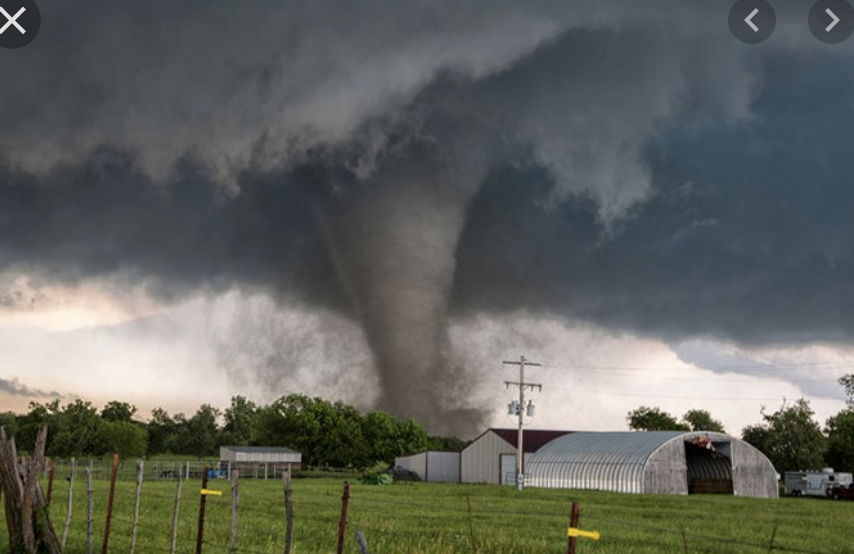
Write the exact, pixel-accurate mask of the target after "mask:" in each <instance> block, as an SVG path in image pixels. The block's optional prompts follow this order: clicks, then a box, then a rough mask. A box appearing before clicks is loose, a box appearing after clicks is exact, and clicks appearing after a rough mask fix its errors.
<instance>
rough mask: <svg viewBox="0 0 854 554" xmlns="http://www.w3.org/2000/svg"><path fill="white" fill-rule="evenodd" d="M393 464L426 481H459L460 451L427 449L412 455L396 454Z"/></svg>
mask: <svg viewBox="0 0 854 554" xmlns="http://www.w3.org/2000/svg"><path fill="white" fill-rule="evenodd" d="M394 466H395V467H400V468H403V469H408V470H409V471H412V472H414V473H415V474H417V475H418V477H420V478H421V480H423V481H427V482H428V483H459V482H460V453H459V452H446V451H436V450H428V451H426V452H420V453H418V454H413V455H412V456H398V457H397V458H395V459H394Z"/></svg>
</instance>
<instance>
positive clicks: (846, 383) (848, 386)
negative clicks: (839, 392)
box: [838, 373, 854, 406]
mask: <svg viewBox="0 0 854 554" xmlns="http://www.w3.org/2000/svg"><path fill="white" fill-rule="evenodd" d="M838 382H839V384H840V385H842V388H844V389H845V394H846V395H847V396H848V405H849V406H854V373H849V374H848V375H843V376H842V377H840V378H839V381H838Z"/></svg>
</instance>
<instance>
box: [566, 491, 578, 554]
mask: <svg viewBox="0 0 854 554" xmlns="http://www.w3.org/2000/svg"><path fill="white" fill-rule="evenodd" d="M580 516H581V509H580V507H579V506H578V502H573V503H572V512H570V516H569V526H570V527H571V528H573V529H578V520H579V518H580ZM575 542H576V538H575V537H569V543H568V544H567V547H566V551H567V554H575Z"/></svg>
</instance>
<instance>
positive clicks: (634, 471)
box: [526, 431, 778, 498]
mask: <svg viewBox="0 0 854 554" xmlns="http://www.w3.org/2000/svg"><path fill="white" fill-rule="evenodd" d="M526 474H527V478H526V480H527V483H528V485H529V486H532V487H543V488H559V489H594V490H603V491H613V492H626V493H650V494H689V493H695V494H701V493H726V494H734V495H736V496H750V497H757V498H776V497H777V496H778V489H777V473H776V471H775V470H774V466H773V465H772V464H771V462H770V461H769V460H768V458H766V457H765V455H764V454H762V453H761V452H760V451H759V450H757V449H756V448H754V447H753V446H751V445H749V444H747V443H746V442H744V441H741V440H739V439H736V438H734V437H730V436H729V435H725V434H722V433H705V432H690V433H686V432H681V431H675V432H651V433H644V432H618V433H572V434H567V435H564V436H562V437H559V438H557V439H555V440H553V441H551V442H549V443H548V444H546V445H545V446H543V447H542V448H541V449H539V450H538V451H537V453H536V454H535V455H534V456H533V457H532V459H531V461H530V463H529V465H528V467H527V468H526Z"/></svg>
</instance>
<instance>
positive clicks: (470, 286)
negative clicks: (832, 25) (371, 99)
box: [455, 56, 854, 344]
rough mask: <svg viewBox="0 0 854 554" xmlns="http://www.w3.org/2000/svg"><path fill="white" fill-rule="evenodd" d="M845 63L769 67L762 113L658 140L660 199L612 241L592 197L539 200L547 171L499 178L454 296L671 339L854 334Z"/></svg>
mask: <svg viewBox="0 0 854 554" xmlns="http://www.w3.org/2000/svg"><path fill="white" fill-rule="evenodd" d="M838 64H839V61H838V60H837V59H834V58H827V57H822V56H803V57H800V58H796V59H793V58H791V57H788V56H785V57H777V58H775V59H773V60H769V62H768V63H767V64H766V65H765V67H764V71H765V74H766V78H767V80H766V84H765V88H764V92H763V95H762V97H761V98H760V99H759V100H758V101H757V103H756V104H755V106H754V117H753V118H752V119H750V120H747V121H744V122H742V123H739V124H736V125H723V124H718V125H713V126H711V127H709V128H707V129H705V130H704V131H702V132H697V131H696V130H695V129H693V128H691V127H690V125H688V126H685V127H680V126H675V127H674V128H672V129H670V130H669V131H668V132H667V133H666V134H665V136H664V137H663V138H662V139H661V140H660V141H658V142H656V143H655V144H654V145H651V146H650V147H649V148H648V149H647V153H646V156H647V158H648V159H649V160H651V167H652V171H653V174H654V175H655V178H654V183H655V184H654V187H655V192H654V194H653V196H652V197H651V198H650V199H649V200H648V201H646V202H644V203H643V204H641V205H639V206H637V207H636V209H634V210H633V211H632V213H631V215H630V216H628V217H626V218H625V219H623V220H622V221H621V222H620V223H619V225H618V228H617V229H616V230H615V231H614V232H613V233H612V234H610V235H608V234H605V233H603V232H602V228H601V226H600V224H599V223H598V222H597V219H596V208H595V206H594V205H592V204H591V203H590V202H589V201H586V200H583V199H580V200H576V201H570V202H565V203H563V204H562V205H559V206H555V207H546V208H543V205H544V204H545V203H546V202H547V200H548V198H549V196H550V194H551V189H552V187H553V184H552V183H551V182H550V180H549V179H548V176H547V175H544V174H543V173H542V172H540V171H538V170H536V169H530V170H527V171H524V170H512V171H508V172H504V173H501V174H499V175H497V176H496V178H495V179H494V180H493V181H492V182H491V183H489V184H488V185H487V186H486V187H485V188H484V189H483V190H482V191H481V194H480V197H479V198H478V200H477V201H476V202H475V204H474V205H473V207H472V210H471V212H470V215H469V224H468V227H467V230H466V232H465V233H464V235H463V239H462V241H461V246H460V253H459V257H460V264H459V267H458V272H457V288H456V292H455V305H456V306H458V307H459V308H460V309H462V310H464V311H471V310H477V311H480V310H507V309H517V308H531V307H532V306H535V307H536V309H537V310H542V311H548V312H555V313H558V314H561V315H568V316H570V317H573V318H580V319H584V320H588V321H593V322H596V323H598V324H601V325H604V326H607V327H612V328H614V327H616V328H623V329H629V330H632V331H635V332H640V333H645V334H651V335H656V336H664V337H667V338H672V339H683V338H687V337H692V336H703V335H710V336H716V337H721V338H726V339H731V340H734V341H737V342H740V343H747V344H774V343H780V344H782V343H791V342H795V343H797V342H808V341H844V342H847V341H850V340H851V338H852V332H854V319H852V318H851V317H850V313H851V308H852V306H854V244H852V240H851V239H852V237H854V218H852V217H851V214H852V210H854V179H852V175H854V158H852V147H851V143H850V141H849V140H847V138H846V137H847V135H848V133H849V132H850V129H849V122H850V121H851V120H852V117H854V108H853V107H852V106H851V104H850V102H848V101H847V100H845V99H847V98H850V97H851V95H852V92H854V81H852V79H851V77H850V76H849V75H843V74H841V73H840V72H839V71H838V67H839V65H838Z"/></svg>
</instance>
